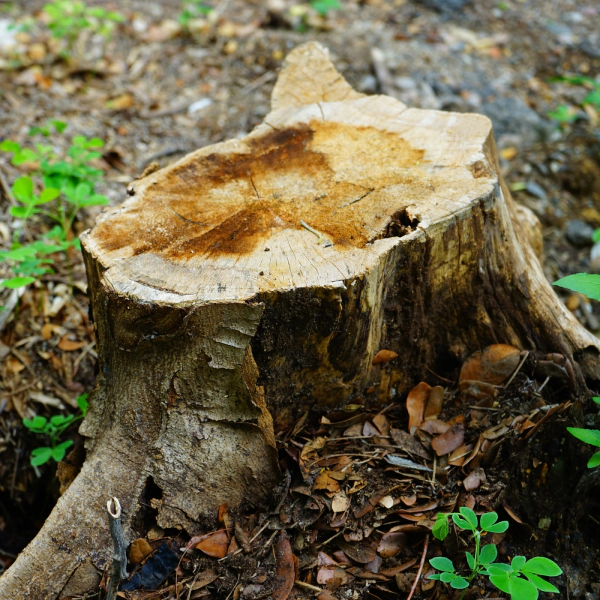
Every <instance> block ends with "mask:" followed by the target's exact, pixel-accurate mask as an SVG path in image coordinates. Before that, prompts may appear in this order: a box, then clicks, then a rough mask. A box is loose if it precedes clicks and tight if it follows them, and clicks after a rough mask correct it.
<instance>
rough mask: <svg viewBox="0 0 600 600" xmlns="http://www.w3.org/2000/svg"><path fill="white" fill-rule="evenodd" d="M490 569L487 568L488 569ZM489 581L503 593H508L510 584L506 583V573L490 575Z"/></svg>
mask: <svg viewBox="0 0 600 600" xmlns="http://www.w3.org/2000/svg"><path fill="white" fill-rule="evenodd" d="M490 570H491V569H488V571H490ZM490 581H491V582H492V583H493V584H494V585H495V586H496V587H497V588H498V589H499V590H500V591H501V592H504V593H505V594H510V584H509V583H508V575H507V574H506V573H501V574H500V575H490Z"/></svg>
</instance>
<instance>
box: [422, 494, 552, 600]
mask: <svg viewBox="0 0 600 600" xmlns="http://www.w3.org/2000/svg"><path fill="white" fill-rule="evenodd" d="M449 517H451V518H452V521H453V522H454V524H455V525H456V526H457V527H458V528H459V529H463V530H465V531H469V532H471V535H472V536H473V538H474V540H475V553H474V554H471V552H466V553H465V554H466V559H467V564H468V566H469V568H470V569H471V573H470V574H464V576H463V575H461V574H459V573H457V571H456V567H455V566H454V563H453V562H452V561H451V560H450V559H449V558H446V557H444V556H438V557H436V558H432V559H431V560H430V561H429V563H430V564H431V566H432V567H433V568H434V569H437V570H438V571H441V573H436V574H434V575H430V576H429V579H434V580H437V581H442V582H444V583H447V584H449V585H450V587H452V588H454V589H458V590H466V588H468V587H469V584H470V583H471V581H473V579H474V578H475V577H477V576H478V575H485V576H487V577H488V578H489V580H490V582H491V583H493V584H494V585H495V586H496V587H497V588H498V589H499V590H501V591H502V592H504V593H506V594H509V595H510V597H511V598H512V600H537V597H538V593H539V592H538V590H540V591H542V592H554V593H558V589H557V588H556V587H554V586H553V585H552V584H551V583H549V582H548V581H546V580H545V579H542V577H540V575H545V576H548V577H556V576H557V575H560V574H561V573H562V570H561V569H560V567H559V566H558V565H557V564H556V563H555V562H554V561H552V560H550V559H548V558H544V557H541V556H537V557H535V558H532V559H530V560H527V559H526V558H525V557H524V556H515V557H513V559H512V561H511V564H510V565H509V564H504V563H495V562H494V561H495V560H496V558H497V556H498V550H497V549H496V546H495V545H494V544H486V545H485V546H483V547H482V546H481V538H482V536H484V535H485V534H486V533H503V532H504V531H506V530H507V529H508V522H507V521H498V515H497V514H496V513H495V512H489V513H484V514H483V515H481V517H480V518H479V519H477V515H476V514H475V513H474V512H473V511H472V510H471V509H470V508H467V507H466V506H462V507H461V508H460V509H459V512H458V513H450V514H443V513H439V514H438V515H437V518H436V521H435V525H434V527H433V531H432V533H433V535H434V537H436V538H437V539H438V540H441V541H443V540H444V539H445V538H446V536H447V535H448V532H449V526H448V518H449ZM463 595H464V592H463ZM461 598H462V596H461Z"/></svg>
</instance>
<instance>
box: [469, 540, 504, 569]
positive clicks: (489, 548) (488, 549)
mask: <svg viewBox="0 0 600 600" xmlns="http://www.w3.org/2000/svg"><path fill="white" fill-rule="evenodd" d="M497 556H498V549H497V548H496V546H494V544H486V545H485V546H484V547H483V548H482V549H481V552H480V553H479V562H480V563H482V564H484V565H489V564H490V563H493V562H494V561H495V560H496V557H497ZM471 568H473V567H471Z"/></svg>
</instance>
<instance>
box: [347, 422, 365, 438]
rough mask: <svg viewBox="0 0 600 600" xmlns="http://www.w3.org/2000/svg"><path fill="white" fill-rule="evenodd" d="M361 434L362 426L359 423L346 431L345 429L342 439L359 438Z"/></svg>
mask: <svg viewBox="0 0 600 600" xmlns="http://www.w3.org/2000/svg"><path fill="white" fill-rule="evenodd" d="M362 432H363V426H362V424H361V423H356V424H354V425H352V426H351V427H348V429H346V430H345V431H344V437H359V436H361V435H362Z"/></svg>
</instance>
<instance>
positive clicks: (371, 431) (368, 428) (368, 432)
mask: <svg viewBox="0 0 600 600" xmlns="http://www.w3.org/2000/svg"><path fill="white" fill-rule="evenodd" d="M362 434H363V435H364V436H367V437H372V436H375V435H381V433H380V432H379V431H378V430H377V429H375V427H373V425H371V423H369V421H365V423H364V425H363V430H362Z"/></svg>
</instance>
